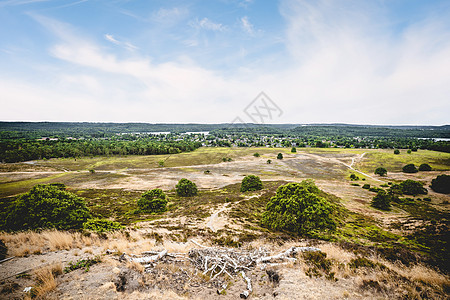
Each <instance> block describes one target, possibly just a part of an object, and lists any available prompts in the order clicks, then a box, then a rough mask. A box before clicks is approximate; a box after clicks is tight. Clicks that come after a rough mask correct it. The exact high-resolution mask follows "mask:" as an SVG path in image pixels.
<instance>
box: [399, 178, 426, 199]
mask: <svg viewBox="0 0 450 300" xmlns="http://www.w3.org/2000/svg"><path fill="white" fill-rule="evenodd" d="M400 187H401V189H402V193H403V194H405V195H413V196H415V195H420V194H422V195H426V194H428V191H427V190H426V189H425V188H424V187H423V184H422V183H421V182H418V181H414V180H411V179H408V180H405V181H403V182H402V183H400Z"/></svg>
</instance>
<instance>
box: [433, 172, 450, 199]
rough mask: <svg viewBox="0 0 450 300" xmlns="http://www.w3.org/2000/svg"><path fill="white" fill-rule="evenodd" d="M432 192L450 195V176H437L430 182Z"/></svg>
mask: <svg viewBox="0 0 450 300" xmlns="http://www.w3.org/2000/svg"><path fill="white" fill-rule="evenodd" d="M431 188H432V189H433V191H435V192H437V193H442V194H450V175H446V174H442V175H438V176H437V177H436V178H434V179H433V180H432V181H431Z"/></svg>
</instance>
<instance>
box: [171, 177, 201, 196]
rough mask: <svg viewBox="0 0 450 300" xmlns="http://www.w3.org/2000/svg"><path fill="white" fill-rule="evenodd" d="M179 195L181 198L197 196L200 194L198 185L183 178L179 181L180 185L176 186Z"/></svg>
mask: <svg viewBox="0 0 450 300" xmlns="http://www.w3.org/2000/svg"><path fill="white" fill-rule="evenodd" d="M175 188H176V191H177V195H178V196H181V197H191V196H195V195H197V193H198V190H197V185H196V184H195V183H193V182H192V181H190V180H188V179H186V178H182V179H181V180H180V181H178V184H177V185H176V186H175Z"/></svg>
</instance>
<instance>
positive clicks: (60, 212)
mask: <svg viewBox="0 0 450 300" xmlns="http://www.w3.org/2000/svg"><path fill="white" fill-rule="evenodd" d="M90 217H91V214H90V212H89V209H88V208H87V206H86V202H85V201H84V199H83V198H81V197H78V196H77V195H74V194H72V193H70V192H68V191H66V188H65V186H64V185H63V184H38V185H36V186H34V187H33V188H32V189H31V190H30V191H29V192H27V193H25V194H22V195H20V196H19V197H18V198H17V199H16V200H15V201H14V202H13V204H12V205H11V207H10V209H9V211H8V212H7V214H6V220H5V223H4V226H5V229H7V230H26V229H38V228H56V229H61V230H68V229H81V228H82V227H83V224H84V223H85V222H86V221H87V220H88V219H89V218H90Z"/></svg>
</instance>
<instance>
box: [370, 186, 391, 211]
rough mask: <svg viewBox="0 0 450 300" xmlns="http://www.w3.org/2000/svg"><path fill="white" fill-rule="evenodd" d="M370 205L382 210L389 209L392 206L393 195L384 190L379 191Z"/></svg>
mask: <svg viewBox="0 0 450 300" xmlns="http://www.w3.org/2000/svg"><path fill="white" fill-rule="evenodd" d="M370 205H371V206H373V207H375V208H378V209H381V210H389V209H390V207H391V195H389V194H388V193H386V191H384V190H381V191H378V193H377V194H376V195H375V197H373V199H372V202H371V204H370Z"/></svg>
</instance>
